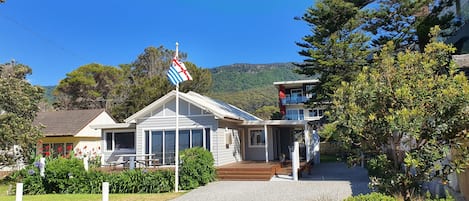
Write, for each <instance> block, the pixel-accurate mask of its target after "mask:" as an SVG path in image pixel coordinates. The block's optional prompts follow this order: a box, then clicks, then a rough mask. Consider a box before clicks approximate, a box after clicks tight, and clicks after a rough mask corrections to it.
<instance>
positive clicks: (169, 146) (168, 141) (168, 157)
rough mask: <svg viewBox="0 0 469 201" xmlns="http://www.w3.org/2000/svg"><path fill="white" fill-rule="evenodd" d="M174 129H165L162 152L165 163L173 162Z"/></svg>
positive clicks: (174, 146)
mask: <svg viewBox="0 0 469 201" xmlns="http://www.w3.org/2000/svg"><path fill="white" fill-rule="evenodd" d="M175 136H176V131H165V133H164V152H165V164H174V154H175V151H176V139H175Z"/></svg>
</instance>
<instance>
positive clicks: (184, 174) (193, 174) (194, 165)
mask: <svg viewBox="0 0 469 201" xmlns="http://www.w3.org/2000/svg"><path fill="white" fill-rule="evenodd" d="M180 156H181V161H182V162H181V169H180V177H179V178H180V183H179V187H180V188H181V189H184V190H189V189H193V188H197V187H199V186H203V185H205V184H208V183H209V182H212V181H214V180H215V178H216V172H215V167H214V165H213V163H214V160H213V156H212V153H210V151H207V150H205V149H204V148H202V147H196V148H191V149H186V150H184V151H183V152H181V155H180Z"/></svg>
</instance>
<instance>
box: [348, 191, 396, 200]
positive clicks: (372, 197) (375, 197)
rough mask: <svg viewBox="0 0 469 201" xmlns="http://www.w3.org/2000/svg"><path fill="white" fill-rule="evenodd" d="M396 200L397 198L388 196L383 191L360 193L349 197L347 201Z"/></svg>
mask: <svg viewBox="0 0 469 201" xmlns="http://www.w3.org/2000/svg"><path fill="white" fill-rule="evenodd" d="M378 200H379V201H396V199H395V198H393V197H391V196H387V195H384V194H381V193H370V194H365V195H362V194H360V195H358V196H353V197H348V198H347V199H345V201H378Z"/></svg>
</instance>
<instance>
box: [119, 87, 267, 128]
mask: <svg viewBox="0 0 469 201" xmlns="http://www.w3.org/2000/svg"><path fill="white" fill-rule="evenodd" d="M175 97H176V91H174V90H173V91H171V92H169V93H168V94H166V95H164V96H163V97H161V98H160V99H158V100H156V101H155V102H153V103H151V104H150V105H148V106H146V107H145V108H143V109H142V110H140V111H138V112H136V113H135V114H133V115H132V116H130V117H129V118H127V119H126V120H124V121H125V122H126V123H135V120H136V119H138V118H142V117H144V116H145V115H147V114H148V113H150V112H151V111H153V110H155V109H156V108H158V107H162V106H163V104H164V103H166V102H169V101H170V100H172V99H173V98H175ZM179 98H180V99H181V100H184V101H186V102H188V103H190V104H192V105H195V106H197V107H199V108H201V109H203V110H205V111H208V112H210V113H212V114H213V115H215V116H216V117H217V118H219V119H231V120H239V121H252V120H261V119H260V118H259V117H256V116H254V115H252V114H249V113H248V112H246V111H244V110H241V109H239V108H237V107H235V106H233V105H230V104H228V103H225V102H222V101H219V100H215V99H212V98H209V97H207V96H203V95H200V94H198V93H196V92H193V91H190V92H187V93H183V92H179Z"/></svg>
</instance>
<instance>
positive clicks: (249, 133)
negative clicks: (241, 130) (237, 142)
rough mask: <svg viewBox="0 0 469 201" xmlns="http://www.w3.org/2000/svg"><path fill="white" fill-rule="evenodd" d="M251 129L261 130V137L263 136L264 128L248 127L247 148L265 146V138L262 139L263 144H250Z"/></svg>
mask: <svg viewBox="0 0 469 201" xmlns="http://www.w3.org/2000/svg"><path fill="white" fill-rule="evenodd" d="M252 130H256V131H257V130H260V131H262V137H265V130H264V128H262V127H259V128H249V129H248V147H249V148H265V142H266V139H264V144H257V145H252V144H251V131H252Z"/></svg>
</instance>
